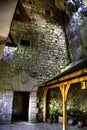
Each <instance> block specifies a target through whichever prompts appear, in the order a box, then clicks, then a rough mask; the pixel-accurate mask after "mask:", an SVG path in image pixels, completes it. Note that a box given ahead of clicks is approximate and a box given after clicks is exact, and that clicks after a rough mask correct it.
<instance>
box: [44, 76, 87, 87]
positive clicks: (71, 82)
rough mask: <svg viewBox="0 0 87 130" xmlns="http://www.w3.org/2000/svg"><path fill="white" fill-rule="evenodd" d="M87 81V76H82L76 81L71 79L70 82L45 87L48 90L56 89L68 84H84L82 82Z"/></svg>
mask: <svg viewBox="0 0 87 130" xmlns="http://www.w3.org/2000/svg"><path fill="white" fill-rule="evenodd" d="M86 80H87V75H86V76H82V77H77V78H74V79H70V80H68V81H63V82H61V83H58V82H57V83H55V84H49V85H45V87H46V88H48V89H49V88H56V87H59V86H61V85H67V84H74V83H78V82H82V81H86Z"/></svg>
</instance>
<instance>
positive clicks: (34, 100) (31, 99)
mask: <svg viewBox="0 0 87 130" xmlns="http://www.w3.org/2000/svg"><path fill="white" fill-rule="evenodd" d="M37 101H38V97H30V103H37Z"/></svg>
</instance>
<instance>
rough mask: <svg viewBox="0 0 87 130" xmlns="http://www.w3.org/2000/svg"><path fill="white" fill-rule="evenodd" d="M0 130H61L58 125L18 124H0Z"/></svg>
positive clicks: (70, 128)
mask: <svg viewBox="0 0 87 130" xmlns="http://www.w3.org/2000/svg"><path fill="white" fill-rule="evenodd" d="M0 130H63V127H62V124H59V123H52V124H48V123H28V122H19V123H12V124H1V125H0ZM67 130H87V127H83V128H78V126H77V125H76V126H67Z"/></svg>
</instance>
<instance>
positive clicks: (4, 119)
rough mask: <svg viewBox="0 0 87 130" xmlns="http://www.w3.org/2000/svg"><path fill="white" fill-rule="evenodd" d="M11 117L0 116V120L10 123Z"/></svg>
mask: <svg viewBox="0 0 87 130" xmlns="http://www.w3.org/2000/svg"><path fill="white" fill-rule="evenodd" d="M11 118H12V116H11V115H2V117H1V120H2V121H11Z"/></svg>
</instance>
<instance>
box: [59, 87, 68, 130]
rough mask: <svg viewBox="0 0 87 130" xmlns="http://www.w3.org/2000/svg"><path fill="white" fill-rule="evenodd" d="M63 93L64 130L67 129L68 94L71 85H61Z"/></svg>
mask: <svg viewBox="0 0 87 130" xmlns="http://www.w3.org/2000/svg"><path fill="white" fill-rule="evenodd" d="M59 88H60V90H61V93H62V104H63V130H67V105H66V102H67V94H68V90H69V88H70V85H64V86H60V87H59Z"/></svg>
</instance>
